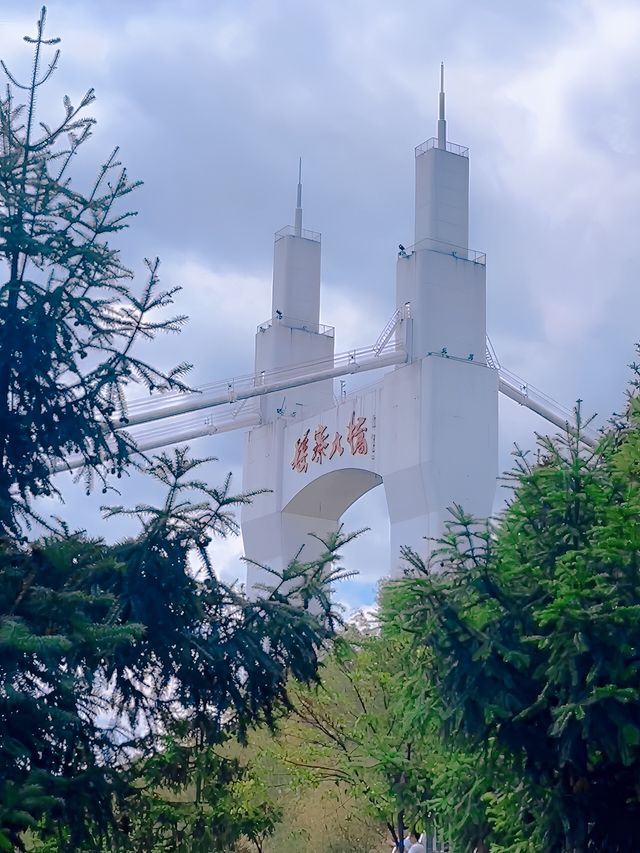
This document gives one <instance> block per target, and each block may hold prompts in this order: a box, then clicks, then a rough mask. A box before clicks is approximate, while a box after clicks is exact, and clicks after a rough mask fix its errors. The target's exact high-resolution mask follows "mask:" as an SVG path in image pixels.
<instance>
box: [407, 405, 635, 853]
mask: <svg viewBox="0 0 640 853" xmlns="http://www.w3.org/2000/svg"><path fill="white" fill-rule="evenodd" d="M638 411H639V410H638V404H637V400H636V399H635V398H633V397H632V398H631V400H630V406H629V412H628V417H627V418H626V421H625V423H624V424H623V425H622V426H621V427H619V428H618V430H616V431H614V432H613V433H612V434H611V435H610V436H609V437H607V438H606V439H603V441H602V443H601V445H600V447H598V448H597V449H596V450H595V451H590V450H587V449H585V447H584V446H583V445H582V444H581V442H580V439H579V431H578V434H577V435H572V434H570V433H569V434H567V435H566V436H559V437H557V438H542V439H540V447H541V454H540V456H539V460H538V461H537V462H536V464H530V463H529V462H528V460H527V457H526V456H523V455H520V456H519V457H518V458H517V466H516V470H515V472H514V486H515V491H514V495H513V499H512V501H511V502H510V505H509V507H508V508H507V510H506V512H505V514H504V516H503V518H502V519H501V521H500V523H499V525H498V526H497V527H496V528H495V529H494V530H484V531H483V530H482V529H480V528H479V526H478V525H477V524H476V523H475V522H474V520H473V519H471V518H469V517H468V516H467V515H465V514H464V512H463V511H462V510H460V509H457V510H456V511H455V513H454V518H453V520H452V522H451V525H450V527H449V532H448V535H447V536H446V537H445V538H444V539H443V541H442V543H441V547H440V549H439V551H438V553H437V554H436V555H435V557H434V559H433V561H432V563H431V565H430V566H426V565H425V564H424V563H423V562H422V560H421V559H420V558H419V557H418V555H417V554H415V553H413V552H411V551H407V552H406V557H407V559H408V561H409V563H410V564H411V566H412V567H413V568H414V569H415V571H416V572H417V575H418V576H417V577H415V578H412V579H408V580H406V581H403V582H402V583H401V584H400V591H399V592H398V593H397V601H396V606H397V607H398V608H399V609H400V610H401V611H402V613H403V617H404V619H405V622H406V624H407V627H408V628H409V630H410V631H412V632H414V636H415V643H416V645H417V647H420V648H423V649H426V650H427V652H428V653H427V654H424V655H423V656H422V658H421V660H422V662H423V663H424V666H423V674H424V676H426V678H427V679H428V680H429V683H431V684H433V685H434V686H436V688H437V691H438V694H439V697H440V702H441V705H442V707H443V708H445V709H447V713H446V716H445V717H444V719H443V722H444V729H445V731H446V733H447V734H448V736H449V737H450V738H452V739H457V740H458V741H459V742H462V743H463V744H464V743H469V742H470V743H472V744H477V745H483V746H484V747H491V748H492V749H494V750H497V751H498V755H500V756H502V758H503V761H504V762H505V763H506V764H511V765H513V766H514V767H516V768H518V767H519V768H520V772H521V780H522V781H521V785H520V791H519V794H518V797H517V799H518V801H519V809H515V810H513V811H512V812H511V815H512V817H513V816H516V817H517V818H519V820H518V821H517V822H518V824H519V825H518V826H517V827H513V826H512V828H511V833H510V838H509V833H507V837H506V839H505V837H504V835H503V839H502V840H501V839H500V838H499V837H496V836H497V833H496V834H495V835H494V837H496V840H497V841H498V842H500V843H499V845H498V846H496V849H500V850H513V851H516V850H518V851H520V850H530V849H531V850H536V849H545V850H566V851H586V850H593V851H604V850H607V851H631V850H635V849H638V847H639V845H640V834H639V827H640V785H639V783H640V690H639V688H640V620H639V616H640V576H639V566H640V522H639V519H640V479H639V477H638V474H639V466H638V458H639V455H638V451H639V450H640V420H639V415H638ZM578 416H579V411H578ZM508 793H509V792H507V791H504V790H503V791H499V790H496V791H494V793H493V796H491V795H489V796H488V797H487V802H488V804H489V806H490V808H489V814H490V816H492V817H493V819H494V824H495V821H496V820H500V819H501V818H500V815H503V816H504V814H505V812H504V811H503V806H504V807H505V808H506V809H507V812H509V810H510V809H512V808H513V805H514V802H513V800H514V798H513V797H509V796H506V797H505V794H508ZM511 793H513V792H511ZM501 801H502V805H501V804H500V802H501ZM503 823H504V821H503ZM503 829H504V826H503ZM532 838H535V840H534V841H532ZM527 839H528V841H527ZM536 843H537V844H538V846H537V847H536V846H535V844H536ZM531 844H533V845H534V846H530V845H531ZM528 845H529V846H528Z"/></svg>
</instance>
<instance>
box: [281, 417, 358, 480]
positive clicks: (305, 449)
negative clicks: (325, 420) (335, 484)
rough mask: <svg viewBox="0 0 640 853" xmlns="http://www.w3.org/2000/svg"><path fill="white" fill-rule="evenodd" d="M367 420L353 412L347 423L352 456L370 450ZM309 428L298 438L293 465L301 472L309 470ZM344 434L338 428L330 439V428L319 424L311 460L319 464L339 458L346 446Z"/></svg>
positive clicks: (348, 443) (347, 438)
mask: <svg viewBox="0 0 640 853" xmlns="http://www.w3.org/2000/svg"><path fill="white" fill-rule="evenodd" d="M366 422H367V419H366V417H362V416H361V417H356V413H355V412H353V413H352V414H351V420H350V421H349V423H348V424H347V434H346V439H344V440H345V441H346V444H347V445H348V447H349V450H350V451H351V455H352V456H366V455H367V453H368V452H369V445H368V443H367V436H366V433H367V427H366V426H365V424H366ZM310 432H311V430H310V429H308V430H307V431H306V432H305V433H304V435H302V436H301V437H300V438H298V439H297V440H296V445H295V449H294V452H293V459H292V460H291V467H292V468H293V470H294V471H297V472H298V473H300V474H306V473H307V471H308V470H309V434H310ZM342 442H343V436H342V433H341V432H340V431H339V430H336V432H335V435H334V437H333V439H332V440H331V441H330V440H329V428H328V427H327V426H325V425H324V424H318V426H317V427H316V429H315V432H314V433H313V447H312V448H311V462H312V463H315V464H317V465H322V460H323V459H326V458H328V459H329V460H331V459H333V458H334V457H335V456H337V457H338V458H339V457H340V456H342V455H343V453H344V451H345V448H344V446H343V444H342Z"/></svg>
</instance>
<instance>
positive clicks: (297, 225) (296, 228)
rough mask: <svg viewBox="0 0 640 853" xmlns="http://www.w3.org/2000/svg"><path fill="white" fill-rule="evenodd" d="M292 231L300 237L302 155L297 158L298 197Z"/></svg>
mask: <svg viewBox="0 0 640 853" xmlns="http://www.w3.org/2000/svg"><path fill="white" fill-rule="evenodd" d="M294 231H295V235H296V237H302V157H300V159H299V160H298V197H297V202H296V218H295V225H294Z"/></svg>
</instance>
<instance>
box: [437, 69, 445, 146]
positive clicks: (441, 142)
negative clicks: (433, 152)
mask: <svg viewBox="0 0 640 853" xmlns="http://www.w3.org/2000/svg"><path fill="white" fill-rule="evenodd" d="M446 147H447V120H446V119H445V117H444V62H441V63H440V103H439V109H438V148H446Z"/></svg>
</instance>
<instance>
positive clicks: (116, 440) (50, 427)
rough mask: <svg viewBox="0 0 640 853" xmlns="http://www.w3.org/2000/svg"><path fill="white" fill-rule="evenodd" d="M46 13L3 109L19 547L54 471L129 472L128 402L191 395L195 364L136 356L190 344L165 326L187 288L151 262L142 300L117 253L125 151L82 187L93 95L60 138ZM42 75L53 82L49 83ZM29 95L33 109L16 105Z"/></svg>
mask: <svg viewBox="0 0 640 853" xmlns="http://www.w3.org/2000/svg"><path fill="white" fill-rule="evenodd" d="M45 20H46V10H45V9H44V7H43V9H42V12H41V14H40V18H39V20H38V24H37V32H36V35H35V37H33V38H31V37H25V40H26V41H27V42H28V43H29V44H31V45H32V46H33V54H34V56H33V68H32V73H31V78H30V79H29V80H28V81H27V82H24V83H23V82H21V81H19V80H18V79H17V78H16V77H15V76H14V75H13V74H12V72H11V71H10V70H9V69H8V68H7V67H6V65H5V64H4V62H2V69H3V70H4V72H5V74H6V75H7V77H8V81H9V82H8V85H7V90H6V94H5V96H4V97H3V98H1V99H0V146H1V148H0V269H3V270H4V275H3V276H2V277H3V279H4V280H3V282H2V286H1V288H0V530H1V531H3V532H4V533H5V534H9V535H15V534H16V532H17V531H18V530H19V525H20V523H21V522H22V523H24V522H25V521H27V522H28V521H29V519H30V518H32V517H33V499H34V498H35V497H39V496H41V495H50V494H51V493H55V492H56V491H57V487H56V485H55V482H54V481H53V480H52V477H51V472H52V468H53V467H54V466H55V465H56V464H59V463H60V461H61V460H64V459H66V458H68V457H69V456H73V455H80V457H81V459H82V461H83V463H84V466H85V467H84V474H85V477H86V480H87V485H90V484H91V481H92V478H93V476H94V475H97V476H98V477H99V478H100V479H104V477H105V475H104V473H103V470H104V469H103V467H102V463H104V462H105V461H108V462H109V466H108V467H109V468H110V469H111V470H112V471H113V472H114V473H120V472H121V471H122V469H123V468H124V467H125V466H126V465H127V464H128V462H129V460H130V457H131V453H132V451H133V450H134V443H133V441H132V439H131V438H130V437H129V436H128V435H127V434H126V432H123V431H122V429H120V427H122V426H123V425H124V424H125V423H126V400H125V391H126V390H127V389H128V388H130V387H131V385H132V384H134V383H138V384H140V385H142V386H143V387H145V388H147V389H148V390H149V391H154V390H157V389H162V388H174V389H183V388H184V387H185V386H184V384H183V377H184V374H185V372H186V370H187V369H188V365H186V364H180V365H178V366H177V367H176V368H174V369H173V370H171V371H169V372H166V373H165V372H162V371H159V370H157V369H155V368H154V367H152V366H150V365H149V364H147V363H146V362H145V361H143V360H141V359H140V358H139V357H138V356H137V355H136V344H137V343H138V342H139V341H141V340H144V339H149V338H153V337H154V336H155V335H156V334H157V333H158V332H175V331H178V330H179V328H180V326H181V325H182V323H183V321H184V319H185V318H184V317H181V316H176V317H173V318H170V319H163V318H161V317H159V316H157V314H158V311H159V309H163V308H165V307H166V306H168V305H170V304H171V301H172V297H173V295H174V294H175V292H176V288H173V289H171V290H168V291H166V290H162V289H161V288H160V284H159V279H158V261H157V260H155V261H148V262H147V266H148V271H149V278H148V281H147V283H146V285H145V286H144V287H143V288H142V289H141V292H140V293H136V292H135V291H134V289H133V288H132V286H131V279H132V273H131V272H130V270H129V269H127V267H126V266H125V265H124V264H123V262H122V259H121V258H120V254H119V252H118V250H117V249H114V248H113V247H112V246H111V244H110V242H109V240H110V239H111V238H112V237H113V236H114V235H116V234H117V233H118V232H119V231H121V230H122V229H123V228H126V227H127V226H128V223H129V220H130V219H131V217H132V216H134V215H135V214H134V213H133V212H132V211H127V210H123V209H122V206H121V202H122V201H123V200H124V199H125V198H126V197H127V196H128V195H129V194H130V193H131V192H132V190H134V189H135V188H136V187H137V186H138V183H137V182H134V181H131V180H130V179H129V177H128V175H127V172H126V170H125V169H124V168H123V167H122V166H121V164H120V162H119V161H118V156H117V155H118V152H117V149H116V150H114V151H113V153H112V154H111V156H110V157H109V158H108V159H107V161H106V162H105V163H104V164H103V166H102V167H101V168H100V170H99V172H98V174H97V176H96V178H95V181H94V182H93V185H92V186H91V187H90V189H89V191H88V192H86V193H85V192H83V191H82V190H80V189H78V188H77V187H75V186H74V184H73V181H72V174H71V170H72V166H73V163H74V161H75V160H76V159H77V157H78V156H79V154H80V151H81V148H82V146H83V145H84V144H85V143H86V142H87V141H88V140H89V138H90V136H91V131H92V127H93V125H94V119H93V118H91V117H90V116H87V115H86V111H87V108H88V107H89V106H90V105H91V104H92V102H93V100H94V92H93V90H92V89H90V90H89V91H88V92H87V93H86V94H85V95H84V96H83V97H82V98H81V99H80V101H79V103H78V104H77V106H74V105H73V103H72V102H71V100H70V98H69V97H65V98H64V105H63V114H62V117H61V119H60V121H59V123H58V124H57V125H55V126H53V127H51V126H49V125H48V124H46V123H44V122H41V121H39V120H38V115H37V109H36V108H37V99H38V96H39V93H40V90H41V87H42V86H44V85H45V84H46V83H47V81H48V80H49V79H50V77H51V75H52V74H53V73H54V71H55V70H56V67H57V64H58V59H59V55H60V51H59V49H55V53H54V54H53V56H52V58H51V59H50V60H47V59H46V58H45V51H47V50H50V49H52V48H53V47H54V46H55V45H56V44H57V43H58V42H59V39H57V38H51V39H48V38H45V34H44V28H45ZM43 69H44V70H43ZM16 91H18V92H19V93H20V94H21V95H23V96H24V103H20V102H19V101H18V100H17V97H16Z"/></svg>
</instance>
